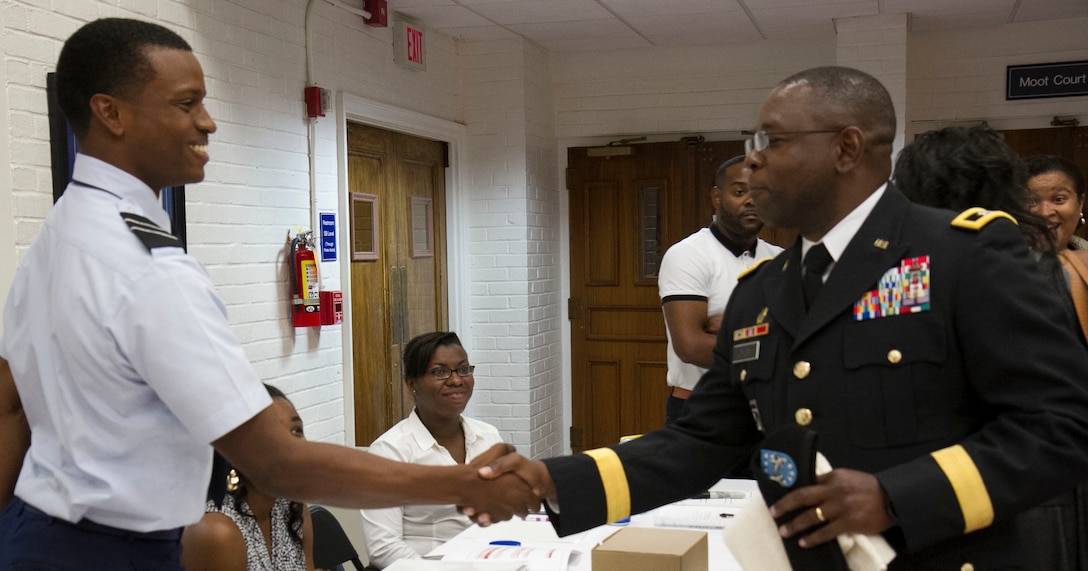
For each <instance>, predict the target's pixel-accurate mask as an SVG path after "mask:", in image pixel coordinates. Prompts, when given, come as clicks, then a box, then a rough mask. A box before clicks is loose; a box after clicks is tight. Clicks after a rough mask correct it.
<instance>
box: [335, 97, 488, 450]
mask: <svg viewBox="0 0 1088 571" xmlns="http://www.w3.org/2000/svg"><path fill="white" fill-rule="evenodd" d="M336 109H337V117H338V120H337V123H336V178H337V200H336V202H337V205H338V210H339V214H338V215H337V216H338V218H339V220H340V222H339V228H338V230H339V236H337V239H338V240H339V244H337V248H338V249H339V256H338V257H339V267H340V283H341V288H342V290H343V284H344V283H345V281H344V280H345V278H344V276H347V279H348V283H350V276H351V256H349V255H346V254H345V253H346V252H349V251H350V250H349V248H350V247H351V245H350V241H349V240H350V232H348V231H347V221H348V220H349V218H350V216H349V214H348V213H350V212H351V205H350V203H349V200H348V148H347V146H348V143H347V141H348V122H349V121H351V122H354V123H362V124H364V125H370V126H373V127H380V128H382V129H387V130H390V131H398V132H401V133H405V134H408V135H414V136H417V137H424V138H427V139H433V140H435V141H442V142H445V143H446V144H447V146H448V149H449V162H450V166H449V168H447V169H446V276H447V282H448V286H447V291H448V294H447V295H448V300H447V302H448V306H449V324H450V330H451V331H456V332H457V335H458V337H460V338H461V342H462V343H463V344H464V345H465V347H466V348H470V349H471V347H473V346H474V343H473V339H472V328H471V323H472V321H471V319H470V313H469V284H470V281H471V276H470V275H469V273H470V271H469V269H468V264H466V263H462V262H464V261H465V260H467V259H468V248H467V244H468V227H469V226H468V211H469V210H468V203H469V197H468V193H467V192H466V191H465V189H466V188H467V185H466V184H465V180H464V177H465V174H464V173H466V172H467V171H468V169H467V165H466V164H465V162H464V161H465V159H464V157H465V149H466V144H467V143H466V140H467V133H466V130H465V126H464V125H461V124H459V123H455V122H453V121H449V120H446V119H441V118H439V117H434V116H431V115H426V114H423V113H419V112H417V111H411V110H408V109H401V108H399V107H394V106H392V105H389V104H386V103H381V102H378V101H374V100H371V99H367V98H364V97H359V96H357V95H352V94H350V93H340V94H338V96H337V101H336ZM350 289H351V288H350V287H349V288H347V289H346V290H343V294H344V322H343V324H342V328H341V335H342V336H343V341H342V345H343V352H344V381H343V382H344V444H347V445H348V446H358V444H357V443H356V442H355V379H354V372H353V371H354V370H355V355H354V348H353V346H352V343H351V340H352V331H351V313H350V312H351V306H352V304H351V292H350Z"/></svg>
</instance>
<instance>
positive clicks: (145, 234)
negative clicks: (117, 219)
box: [121, 212, 181, 252]
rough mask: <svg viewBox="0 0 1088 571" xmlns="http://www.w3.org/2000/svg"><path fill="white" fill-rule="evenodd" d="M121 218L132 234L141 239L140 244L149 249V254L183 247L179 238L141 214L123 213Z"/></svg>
mask: <svg viewBox="0 0 1088 571" xmlns="http://www.w3.org/2000/svg"><path fill="white" fill-rule="evenodd" d="M121 218H122V219H124V221H125V224H128V228H129V230H132V233H133V234H135V235H136V237H137V238H139V239H140V242H142V243H143V245H144V246H145V247H147V251H149V252H150V251H151V250H153V249H155V248H180V247H181V240H179V239H178V237H177V236H175V235H173V234H171V233H169V232H167V231H166V230H163V229H162V228H160V227H159V225H158V224H155V223H154V222H152V221H151V220H149V219H147V218H144V217H143V216H140V215H139V214H133V213H131V212H122V213H121Z"/></svg>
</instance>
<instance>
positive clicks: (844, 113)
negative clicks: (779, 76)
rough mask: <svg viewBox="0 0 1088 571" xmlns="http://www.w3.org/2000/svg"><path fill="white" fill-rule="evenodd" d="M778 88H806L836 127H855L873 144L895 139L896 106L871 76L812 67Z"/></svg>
mask: <svg viewBox="0 0 1088 571" xmlns="http://www.w3.org/2000/svg"><path fill="white" fill-rule="evenodd" d="M779 85H780V86H789V85H807V86H809V87H810V88H811V89H812V93H813V96H814V97H815V98H816V100H817V102H818V103H819V109H820V110H821V111H824V112H826V113H828V114H829V115H830V116H831V117H830V119H833V120H835V121H839V122H840V124H839V125H828V128H831V127H851V126H854V127H858V128H860V129H861V130H862V131H864V132H865V133H866V134H867V135H868V136H869V137H870V139H871V141H872V142H874V143H878V144H886V145H891V144H892V142H894V140H895V122H896V121H895V106H894V105H893V104H892V98H891V95H889V94H888V90H887V89H885V88H884V86H883V85H882V84H881V83H880V82H879V81H878V80H877V79H876V78H875V77H873V76H871V75H869V74H867V73H865V72H864V71H861V70H857V69H853V68H850V67H841V66H827V67H814V68H812V69H807V70H805V71H802V72H800V73H796V74H794V75H791V76H790V77H787V78H786V79H784V80H782V82H781V83H779Z"/></svg>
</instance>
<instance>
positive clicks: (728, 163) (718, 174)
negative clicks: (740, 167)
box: [714, 155, 744, 188]
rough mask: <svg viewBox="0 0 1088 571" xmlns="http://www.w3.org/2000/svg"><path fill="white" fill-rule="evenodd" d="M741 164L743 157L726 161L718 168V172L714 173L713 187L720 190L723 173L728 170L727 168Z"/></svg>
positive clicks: (738, 156) (723, 178) (723, 177)
mask: <svg viewBox="0 0 1088 571" xmlns="http://www.w3.org/2000/svg"><path fill="white" fill-rule="evenodd" d="M743 162H744V155H737V156H735V157H733V158H731V159H726V161H725V162H724V163H722V164H721V166H719V167H718V171H717V172H715V173H714V186H716V187H718V188H721V186H722V181H723V180H725V171H727V170H729V167H731V166H733V165H735V164H737V163H743Z"/></svg>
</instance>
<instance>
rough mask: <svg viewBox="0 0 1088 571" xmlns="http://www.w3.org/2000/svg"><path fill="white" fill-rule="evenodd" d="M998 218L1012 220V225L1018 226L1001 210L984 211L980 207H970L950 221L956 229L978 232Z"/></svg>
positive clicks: (1010, 216)
mask: <svg viewBox="0 0 1088 571" xmlns="http://www.w3.org/2000/svg"><path fill="white" fill-rule="evenodd" d="M998 218H1008V219H1009V220H1012V223H1013V224H1019V223H1018V222H1017V221H1016V219H1015V218H1013V217H1012V215H1011V214H1009V213H1007V212H1003V211H1001V210H986V209H985V208H982V207H981V206H972V207H971V208H968V209H967V210H964V211H963V212H960V214H959V216H956V217H955V218H954V219H953V220H952V225H953V226H955V227H956V228H966V229H968V230H975V231H978V230H981V229H982V228H983V227H984V226H986V225H987V224H989V223H990V222H993V221H994V220H997V219H998Z"/></svg>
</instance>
